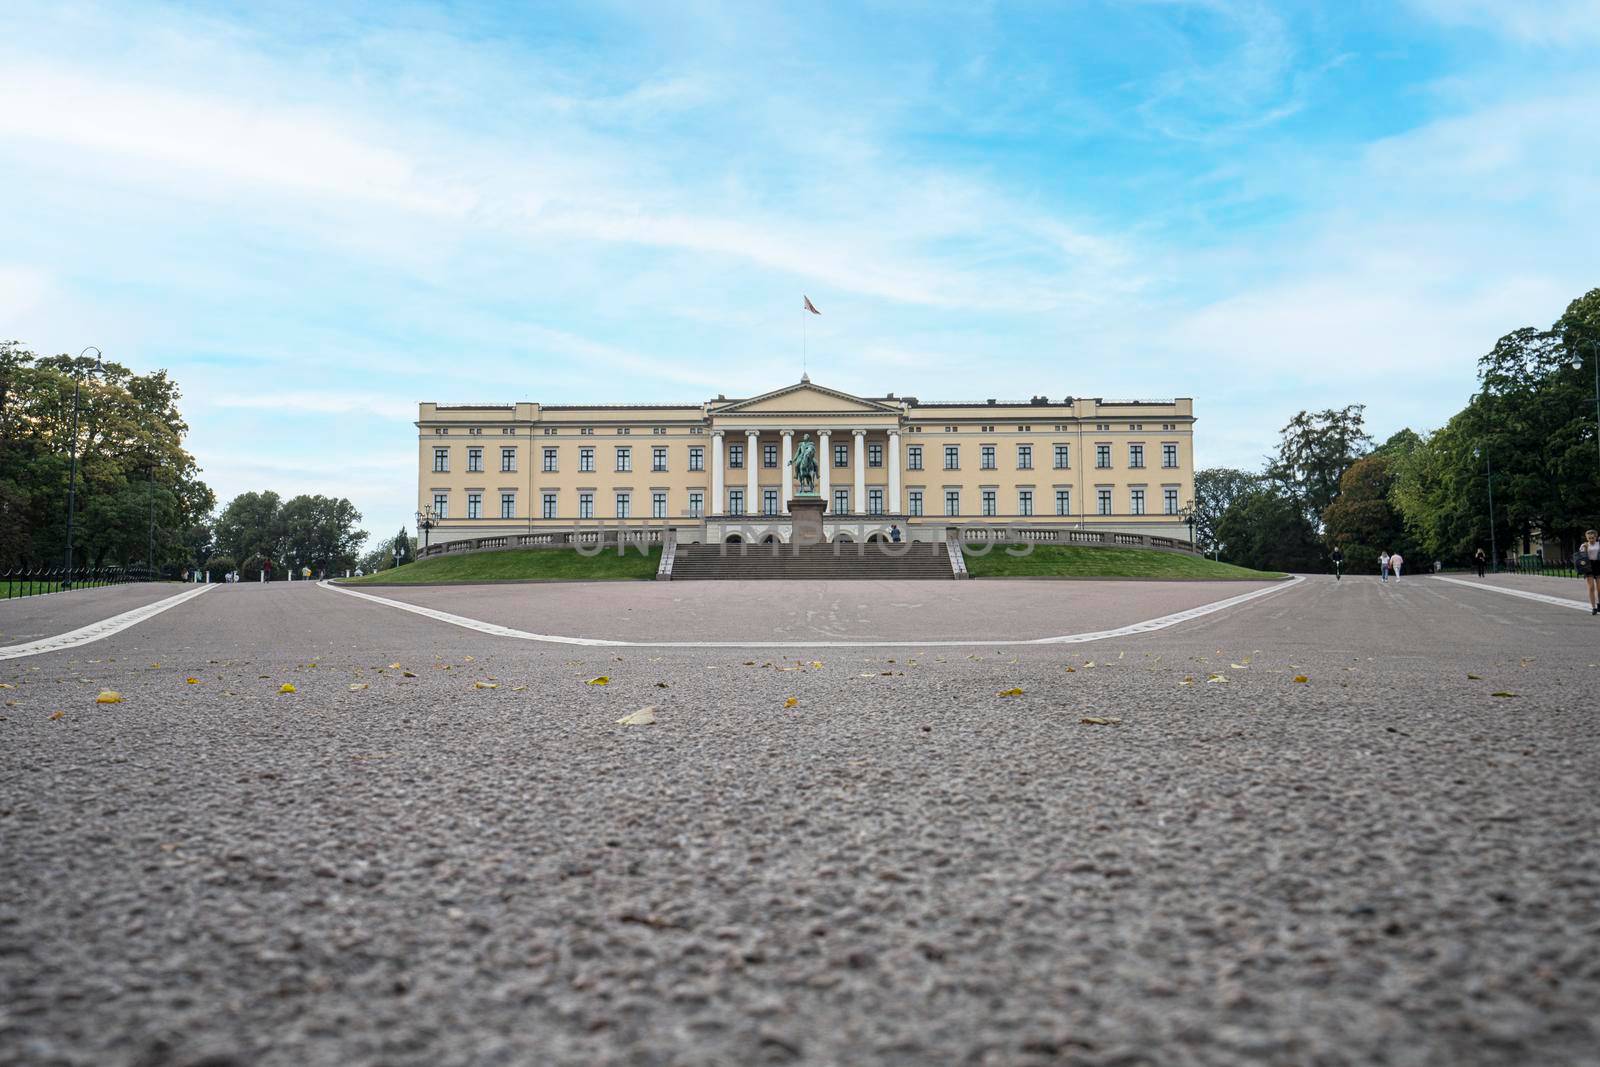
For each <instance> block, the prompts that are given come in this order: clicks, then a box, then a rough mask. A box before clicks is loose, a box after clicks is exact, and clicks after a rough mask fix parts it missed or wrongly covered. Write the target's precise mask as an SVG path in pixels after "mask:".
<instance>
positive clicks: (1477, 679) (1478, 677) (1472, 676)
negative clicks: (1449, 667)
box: [1467, 674, 1483, 682]
mask: <svg viewBox="0 0 1600 1067" xmlns="http://www.w3.org/2000/svg"><path fill="white" fill-rule="evenodd" d="M1467 679H1468V680H1469V681H1473V682H1480V681H1482V680H1483V675H1481V674H1469V675H1467Z"/></svg>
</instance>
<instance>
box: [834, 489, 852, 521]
mask: <svg viewBox="0 0 1600 1067" xmlns="http://www.w3.org/2000/svg"><path fill="white" fill-rule="evenodd" d="M833 513H834V514H835V515H848V514H850V490H848V489H835V490H834V491H833Z"/></svg>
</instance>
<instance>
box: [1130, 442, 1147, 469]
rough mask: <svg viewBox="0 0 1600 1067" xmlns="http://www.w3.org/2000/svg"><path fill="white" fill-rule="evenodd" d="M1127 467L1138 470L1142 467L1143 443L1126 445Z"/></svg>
mask: <svg viewBox="0 0 1600 1067" xmlns="http://www.w3.org/2000/svg"><path fill="white" fill-rule="evenodd" d="M1128 467H1129V469H1131V470H1140V469H1142V468H1143V467H1144V445H1129V446H1128Z"/></svg>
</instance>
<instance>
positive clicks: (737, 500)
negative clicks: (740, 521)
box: [728, 489, 744, 515]
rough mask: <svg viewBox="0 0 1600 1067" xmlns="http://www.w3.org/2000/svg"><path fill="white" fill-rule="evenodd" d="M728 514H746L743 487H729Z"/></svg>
mask: <svg viewBox="0 0 1600 1067" xmlns="http://www.w3.org/2000/svg"><path fill="white" fill-rule="evenodd" d="M728 514H729V515H743V514H744V490H743V489H729V490H728Z"/></svg>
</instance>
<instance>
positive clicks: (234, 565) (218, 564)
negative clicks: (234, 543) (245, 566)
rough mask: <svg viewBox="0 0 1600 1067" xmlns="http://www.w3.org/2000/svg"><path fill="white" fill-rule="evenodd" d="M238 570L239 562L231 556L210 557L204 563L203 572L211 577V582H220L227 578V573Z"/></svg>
mask: <svg viewBox="0 0 1600 1067" xmlns="http://www.w3.org/2000/svg"><path fill="white" fill-rule="evenodd" d="M238 569H239V562H238V561H237V560H235V559H234V558H233V557H232V556H212V557H211V558H210V559H208V560H206V562H205V571H206V573H207V574H209V575H211V580H212V581H213V582H220V581H222V580H223V579H224V578H226V577H227V575H228V572H229V571H236V570H238Z"/></svg>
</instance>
